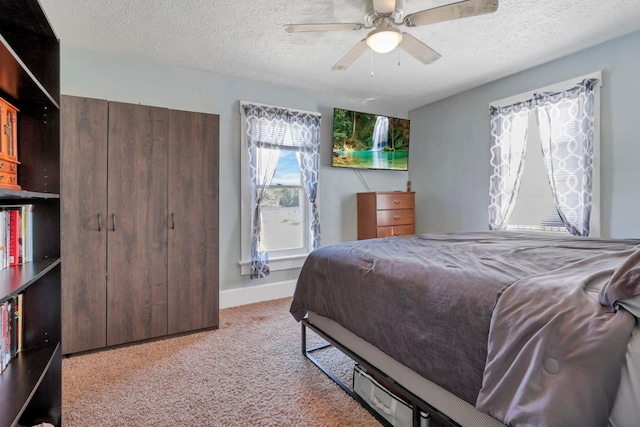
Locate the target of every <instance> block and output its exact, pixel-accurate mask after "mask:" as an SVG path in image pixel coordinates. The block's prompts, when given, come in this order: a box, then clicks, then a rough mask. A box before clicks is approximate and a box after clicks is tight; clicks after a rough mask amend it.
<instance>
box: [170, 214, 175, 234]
mask: <svg viewBox="0 0 640 427" xmlns="http://www.w3.org/2000/svg"><path fill="white" fill-rule="evenodd" d="M171 229H172V230H175V229H176V221H175V218H174V214H173V212H171Z"/></svg>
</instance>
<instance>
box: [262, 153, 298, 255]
mask: <svg viewBox="0 0 640 427" xmlns="http://www.w3.org/2000/svg"><path fill="white" fill-rule="evenodd" d="M266 151H272V150H269V149H260V150H259V151H258V152H259V155H261V156H262V155H267V156H270V155H273V153H268V154H266V153H265V152H266ZM307 212H308V203H307V202H306V197H305V193H304V187H303V186H302V177H301V172H300V166H299V163H298V156H297V155H296V152H295V151H294V150H287V149H284V148H283V149H281V150H280V153H279V158H278V165H277V166H276V171H275V174H274V176H273V180H272V181H271V183H270V184H269V185H268V186H267V188H266V191H265V195H264V200H263V201H262V212H261V213H262V218H261V231H262V233H263V235H262V236H261V237H260V239H259V250H261V251H265V252H269V253H270V255H271V258H277V257H282V256H290V255H296V254H304V255H306V254H308V253H309V232H308V230H309V227H307V226H306V224H307V223H308V220H307V218H308V214H307Z"/></svg>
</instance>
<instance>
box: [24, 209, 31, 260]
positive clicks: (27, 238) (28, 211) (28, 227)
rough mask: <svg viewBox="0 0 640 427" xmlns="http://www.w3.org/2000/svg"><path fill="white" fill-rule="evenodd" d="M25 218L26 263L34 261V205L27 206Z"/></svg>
mask: <svg viewBox="0 0 640 427" xmlns="http://www.w3.org/2000/svg"><path fill="white" fill-rule="evenodd" d="M23 209H24V218H23V228H24V230H23V234H24V242H23V249H24V262H32V261H33V205H25V206H23Z"/></svg>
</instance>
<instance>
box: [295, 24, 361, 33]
mask: <svg viewBox="0 0 640 427" xmlns="http://www.w3.org/2000/svg"><path fill="white" fill-rule="evenodd" d="M360 28H364V25H362V24H355V23H354V24H343V23H336V24H290V25H285V26H284V30H285V31H286V32H288V33H302V32H307V31H342V30H359V29H360Z"/></svg>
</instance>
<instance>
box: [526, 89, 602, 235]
mask: <svg viewBox="0 0 640 427" xmlns="http://www.w3.org/2000/svg"><path fill="white" fill-rule="evenodd" d="M597 82H598V80H597V79H588V80H585V81H583V82H581V83H580V84H578V85H577V86H575V87H573V88H571V89H568V90H566V91H562V92H558V93H542V94H536V95H535V104H536V119H537V123H538V128H539V130H540V136H541V138H542V152H543V155H544V160H545V166H546V169H547V176H548V177H549V183H550V185H551V189H552V191H553V197H554V200H555V204H556V207H557V209H558V214H559V215H560V218H561V219H562V222H563V223H564V225H565V227H566V228H567V230H568V231H569V232H570V233H571V234H574V235H576V236H588V235H589V219H590V216H591V201H592V195H593V192H592V186H593V182H592V181H593V147H594V102H595V101H594V87H595V84H596V83H597Z"/></svg>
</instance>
